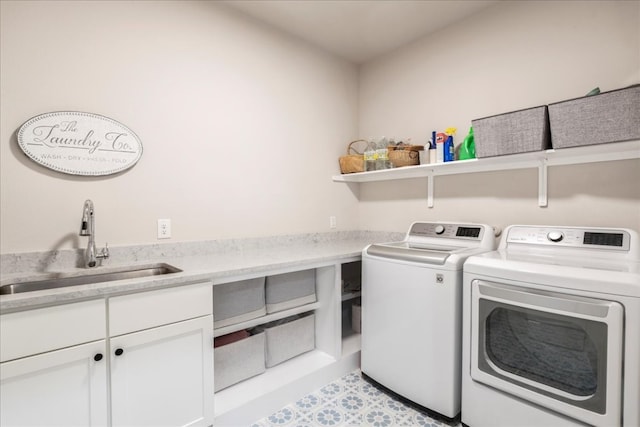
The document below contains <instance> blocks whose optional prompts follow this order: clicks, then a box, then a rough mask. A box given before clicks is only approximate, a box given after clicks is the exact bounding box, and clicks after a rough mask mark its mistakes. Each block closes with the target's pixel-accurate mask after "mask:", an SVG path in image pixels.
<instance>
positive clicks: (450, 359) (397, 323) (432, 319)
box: [361, 222, 496, 420]
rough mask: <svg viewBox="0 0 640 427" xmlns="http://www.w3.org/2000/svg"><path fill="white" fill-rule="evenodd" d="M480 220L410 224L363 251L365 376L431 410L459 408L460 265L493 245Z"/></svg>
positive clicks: (445, 414)
mask: <svg viewBox="0 0 640 427" xmlns="http://www.w3.org/2000/svg"><path fill="white" fill-rule="evenodd" d="M495 245H496V243H495V235H494V229H493V228H492V227H490V226H488V225H481V224H454V223H444V222H435V223H432V222H415V223H413V224H412V225H411V228H410V229H409V232H408V233H407V235H406V238H405V240H403V241H401V242H394V243H381V244H374V245H370V246H368V247H367V248H365V249H364V251H363V254H362V334H361V339H362V352H361V357H362V359H361V369H362V373H363V374H364V377H365V378H367V379H368V380H370V381H373V382H374V383H377V384H378V385H381V386H383V387H384V388H386V389H388V390H390V391H392V392H394V393H395V394H397V395H399V396H400V397H402V398H404V399H407V400H409V401H411V402H413V403H414V404H417V405H419V406H420V407H422V409H424V410H427V411H429V412H430V413H431V414H432V415H435V416H439V417H441V418H444V419H448V420H453V419H455V418H456V417H457V415H458V414H459V413H460V358H461V334H462V330H461V322H462V313H461V307H462V264H463V262H464V261H465V259H466V258H467V257H468V256H471V255H474V254H479V253H482V252H486V251H490V250H493V249H495Z"/></svg>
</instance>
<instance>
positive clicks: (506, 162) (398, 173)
mask: <svg viewBox="0 0 640 427" xmlns="http://www.w3.org/2000/svg"><path fill="white" fill-rule="evenodd" d="M638 158H640V140H635V141H627V142H616V143H610V144H600V145H589V146H584V147H573V148H563V149H557V150H556V149H551V150H544V151H535V152H531V153H522V154H512V155H507V156H499V157H489V158H484V159H471V160H458V161H455V162H448V163H435V164H426V165H418V166H407V167H402V168H397V169H386V170H381V171H372V172H360V173H352V174H347V175H336V176H334V177H333V181H334V182H354V183H361V182H375V181H391V180H396V179H410V178H425V177H426V178H427V183H428V184H427V205H428V206H429V207H430V208H432V207H433V188H434V182H433V178H434V177H436V176H440V175H457V174H466V173H475V172H491V171H502V170H511V169H528V168H537V169H538V206H541V207H544V206H547V196H548V193H547V167H548V166H561V165H575V164H583V163H595V162H608V161H614V160H626V159H638Z"/></svg>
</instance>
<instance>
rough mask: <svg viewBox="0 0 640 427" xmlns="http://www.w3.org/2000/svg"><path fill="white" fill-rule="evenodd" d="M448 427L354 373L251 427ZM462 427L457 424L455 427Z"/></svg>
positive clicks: (357, 372)
mask: <svg viewBox="0 0 640 427" xmlns="http://www.w3.org/2000/svg"><path fill="white" fill-rule="evenodd" d="M274 426H291V427H319V426H322V427H324V426H373V427H395V426H427V427H447V426H449V425H448V424H446V423H444V422H442V421H438V420H435V419H433V418H430V417H429V416H428V415H426V414H424V413H421V412H419V411H417V410H415V409H413V408H411V407H409V406H407V405H405V404H404V403H402V402H400V401H398V400H397V399H395V398H394V397H391V396H389V395H387V394H385V393H384V392H382V391H381V390H379V389H377V388H376V387H374V386H373V385H371V384H370V383H368V382H367V381H365V380H364V379H363V378H362V376H361V375H360V371H359V370H358V371H354V372H351V373H350V374H347V375H345V376H344V377H342V378H339V379H338V380H336V381H334V382H332V383H330V384H328V385H326V386H324V387H322V388H321V389H319V390H317V391H315V392H313V393H311V394H309V395H307V396H304V397H302V398H301V399H299V400H298V401H297V402H295V403H292V404H290V405H287V406H285V407H284V408H282V409H280V410H279V411H278V412H276V413H275V414H272V415H270V416H268V417H266V418H263V419H261V420H259V421H257V422H256V423H254V424H253V425H252V426H251V427H274ZM455 426H456V427H459V426H461V424H460V423H457V424H455Z"/></svg>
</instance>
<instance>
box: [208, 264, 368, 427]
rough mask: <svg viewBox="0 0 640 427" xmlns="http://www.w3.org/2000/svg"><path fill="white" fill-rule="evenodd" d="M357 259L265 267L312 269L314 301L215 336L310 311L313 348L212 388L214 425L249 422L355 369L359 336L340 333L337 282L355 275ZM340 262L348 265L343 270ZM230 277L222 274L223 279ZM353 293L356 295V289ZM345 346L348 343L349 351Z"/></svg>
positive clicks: (275, 272) (339, 292)
mask: <svg viewBox="0 0 640 427" xmlns="http://www.w3.org/2000/svg"><path fill="white" fill-rule="evenodd" d="M359 258H360V257H353V258H349V259H346V260H343V261H342V262H336V263H329V264H324V265H307V266H300V267H299V268H297V269H287V270H278V271H271V272H266V275H267V276H269V275H272V274H280V273H287V272H293V271H300V270H307V269H315V281H316V302H314V303H310V304H304V305H301V306H298V307H294V308H291V309H287V310H282V311H279V312H275V313H272V314H267V315H265V316H261V317H258V318H255V319H251V320H248V321H244V322H240V323H237V324H234V325H229V326H224V327H221V328H217V329H215V330H214V335H215V336H221V335H226V334H229V333H232V332H235V331H239V330H242V329H249V328H253V327H254V326H259V325H262V324H265V323H269V322H271V321H274V320H279V319H283V318H286V317H289V316H292V315H295V314H303V313H307V312H310V311H313V313H314V315H315V318H316V320H315V349H313V350H312V351H309V352H307V353H303V354H300V355H298V356H296V357H294V358H292V359H289V360H287V361H285V362H282V363H281V364H278V365H276V366H273V367H271V368H267V369H266V371H265V372H264V373H262V374H259V375H257V376H254V377H252V378H248V379H246V380H244V381H241V382H239V383H237V384H234V385H231V386H229V387H228V388H225V389H222V390H220V391H217V392H215V395H214V401H215V402H214V408H215V409H214V410H215V424H216V425H249V424H251V423H252V422H255V421H256V420H257V419H260V418H262V417H264V416H267V415H269V414H271V413H273V412H274V411H276V410H277V409H279V408H281V407H282V406H284V405H286V404H287V403H289V402H291V401H293V400H295V399H298V398H300V396H303V395H304V394H306V393H309V392H311V391H313V390H315V389H317V388H319V387H321V386H322V385H324V384H326V382H327V379H333V378H339V377H340V376H342V375H344V374H346V373H348V372H351V371H352V370H354V369H357V367H358V366H359V363H360V341H359V336H358V337H357V339H356V337H355V335H354V336H352V337H348V338H346V339H345V337H343V334H342V320H341V315H342V313H341V307H342V298H343V295H342V286H341V282H342V274H343V271H346V270H349V271H357V273H358V274H359V271H358V269H359ZM343 264H348V265H349V266H351V267H350V268H349V267H347V269H346V270H345V269H343ZM354 274H355V273H354ZM243 278H244V277H242V278H239V279H243ZM233 281H234V280H231V279H225V283H231V282H233ZM221 284H222V283H221ZM214 286H216V285H214ZM351 297H352V298H357V296H356V294H355V293H354V294H353V295H352V296H351ZM356 341H357V342H356ZM345 347H347V348H348V351H347V352H345ZM214 357H215V356H214ZM214 375H215V372H214Z"/></svg>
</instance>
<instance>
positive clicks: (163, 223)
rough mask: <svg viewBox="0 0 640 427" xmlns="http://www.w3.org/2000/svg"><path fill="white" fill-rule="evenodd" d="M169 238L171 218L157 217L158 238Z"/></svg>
mask: <svg viewBox="0 0 640 427" xmlns="http://www.w3.org/2000/svg"><path fill="white" fill-rule="evenodd" d="M170 238H171V220H170V219H159V220H158V239H170Z"/></svg>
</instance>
